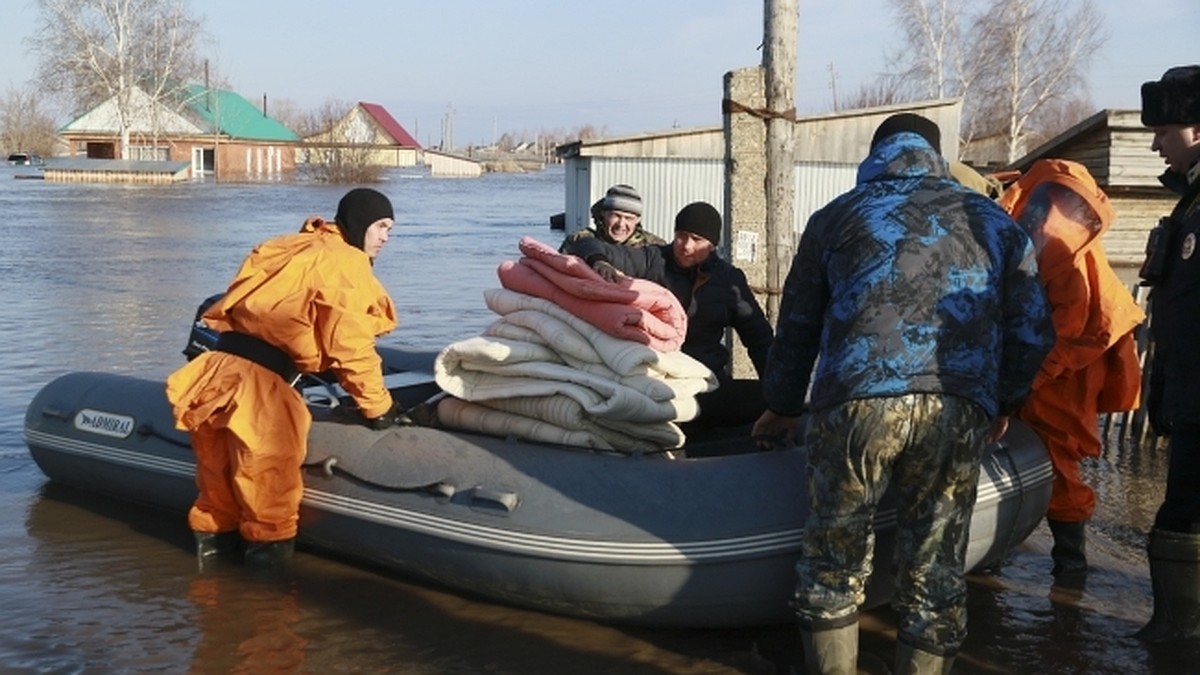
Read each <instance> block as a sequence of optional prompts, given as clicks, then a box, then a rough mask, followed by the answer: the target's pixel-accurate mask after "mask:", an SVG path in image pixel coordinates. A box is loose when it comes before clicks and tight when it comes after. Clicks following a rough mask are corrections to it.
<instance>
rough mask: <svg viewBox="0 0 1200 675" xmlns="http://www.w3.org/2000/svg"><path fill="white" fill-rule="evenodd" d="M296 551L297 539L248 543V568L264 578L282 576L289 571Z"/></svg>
mask: <svg viewBox="0 0 1200 675" xmlns="http://www.w3.org/2000/svg"><path fill="white" fill-rule="evenodd" d="M295 549H296V540H295V539H284V540H282V541H251V542H246V553H245V560H246V567H247V569H249V570H250V571H251V572H254V573H256V574H259V575H262V576H276V575H281V574H283V573H284V572H286V571H287V570H288V568H289V566H290V564H291V561H292V553H293V552H294V551H295Z"/></svg>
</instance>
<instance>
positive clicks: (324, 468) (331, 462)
mask: <svg viewBox="0 0 1200 675" xmlns="http://www.w3.org/2000/svg"><path fill="white" fill-rule="evenodd" d="M337 461H338V460H337V457H330V458H328V459H326V460H325V461H324V462H321V472H322V473H324V474H325V477H326V478H333V467H335V466H337Z"/></svg>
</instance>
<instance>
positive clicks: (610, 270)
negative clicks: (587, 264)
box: [592, 260, 625, 283]
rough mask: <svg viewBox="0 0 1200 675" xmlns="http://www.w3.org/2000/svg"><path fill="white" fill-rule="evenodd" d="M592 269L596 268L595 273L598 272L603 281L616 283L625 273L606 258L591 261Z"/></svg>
mask: <svg viewBox="0 0 1200 675" xmlns="http://www.w3.org/2000/svg"><path fill="white" fill-rule="evenodd" d="M592 269H594V270H596V274H599V275H600V277H601V278H603V279H604V280H605V281H611V282H612V283H617V282H619V281H621V279H624V278H625V274H624V273H623V272H621V270H619V269H617V268H616V267H614V266H613V264H612V263H610V262H608V261H607V260H597V261H595V262H593V263H592Z"/></svg>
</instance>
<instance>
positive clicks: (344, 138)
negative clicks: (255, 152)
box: [297, 101, 421, 167]
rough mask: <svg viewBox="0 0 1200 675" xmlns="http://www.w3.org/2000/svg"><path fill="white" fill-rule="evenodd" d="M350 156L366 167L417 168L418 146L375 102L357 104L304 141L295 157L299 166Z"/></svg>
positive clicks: (419, 155)
mask: <svg viewBox="0 0 1200 675" xmlns="http://www.w3.org/2000/svg"><path fill="white" fill-rule="evenodd" d="M347 153H353V154H355V155H356V157H361V159H362V161H363V162H364V163H367V164H372V165H376V166H386V167H402V166H417V165H418V164H420V163H421V144H420V143H418V142H417V139H415V138H413V136H412V134H410V133H408V130H407V129H405V128H404V125H402V124H400V123H399V122H397V121H396V118H395V117H392V114H391V113H389V112H388V111H387V109H386V108H384V107H383V106H381V105H379V104H378V103H367V102H365V101H359V102H358V103H357V104H355V106H354V107H353V108H351V109H350V110H349V111H347V112H346V114H345V115H343V116H342V118H341V119H339V120H337V121H336V122H335V123H334V124H333V126H332V128H331V129H330V130H329V131H325V132H321V133H319V134H314V135H312V136H309V137H307V138H305V139H304V142H303V146H302V148H301V151H300V153H299V155H298V157H297V161H298V162H301V163H313V164H321V163H325V162H328V161H336V157H337V155H344V154H347Z"/></svg>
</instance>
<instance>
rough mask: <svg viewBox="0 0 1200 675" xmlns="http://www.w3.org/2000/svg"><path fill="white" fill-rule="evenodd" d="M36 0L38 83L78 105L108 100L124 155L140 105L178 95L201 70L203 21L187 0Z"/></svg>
mask: <svg viewBox="0 0 1200 675" xmlns="http://www.w3.org/2000/svg"><path fill="white" fill-rule="evenodd" d="M36 3H37V5H38V8H39V9H40V16H39V18H38V23H37V27H36V28H35V30H34V33H33V35H32V36H31V37H30V38H28V42H29V44H30V46H31V47H32V49H33V51H34V52H35V53H37V54H38V57H39V63H38V74H37V79H38V81H39V83H40V84H41V86H42V87H43V88H44V89H46V90H47V91H50V92H53V93H55V94H59V95H61V96H63V97H64V98H65V99H66V100H67V102H68V103H69V105H71V106H72V107H73V109H74V110H76V111H82V110H86V109H88V108H91V107H93V106H95V105H97V104H99V103H101V102H103V101H107V100H109V99H112V100H113V101H114V104H115V105H114V110H115V113H116V116H117V124H118V126H119V128H120V130H121V156H122V157H123V158H128V157H129V133H130V128H131V127H132V126H133V123H134V122H135V120H137V119H138V116H139V115H140V114H144V112H143V111H144V109H145V107H146V106H151V107H157V106H158V105H160V104H174V103H175V102H177V101H179V98H180V94H181V92H182V91H183V88H184V87H185V86H186V85H187V84H188V81H189V80H194V79H195V78H196V77H197V75H198V74H199V72H200V61H199V60H198V59H197V57H196V53H195V52H196V44H197V42H198V40H199V38H200V35H201V32H200V26H201V24H200V21H199V20H198V19H195V18H193V17H192V16H191V15H190V14H189V13H188V9H187V3H186V0H36ZM139 90H140V91H141V92H144V93H145V94H146V96H145V97H141V96H138V94H137V92H138V91H139Z"/></svg>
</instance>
